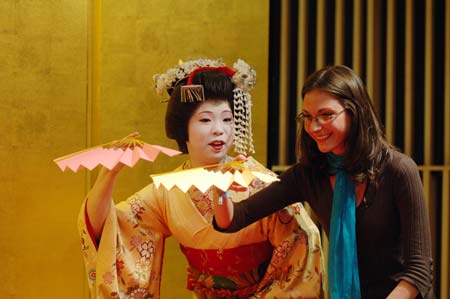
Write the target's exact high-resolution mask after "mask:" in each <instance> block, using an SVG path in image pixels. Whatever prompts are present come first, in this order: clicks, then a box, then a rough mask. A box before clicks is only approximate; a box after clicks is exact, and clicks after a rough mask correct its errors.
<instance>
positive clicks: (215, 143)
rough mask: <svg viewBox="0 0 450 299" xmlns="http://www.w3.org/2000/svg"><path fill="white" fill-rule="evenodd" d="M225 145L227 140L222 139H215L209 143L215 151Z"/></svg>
mask: <svg viewBox="0 0 450 299" xmlns="http://www.w3.org/2000/svg"><path fill="white" fill-rule="evenodd" d="M224 145H225V142H224V141H221V140H215V141H213V142H210V143H209V146H211V147H212V148H213V149H214V151H216V152H219V151H221V150H222V148H223V147H224Z"/></svg>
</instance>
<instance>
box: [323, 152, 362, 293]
mask: <svg viewBox="0 0 450 299" xmlns="http://www.w3.org/2000/svg"><path fill="white" fill-rule="evenodd" d="M327 160H328V167H329V171H330V172H331V173H335V174H336V182H335V185H334V192H333V208H332V210H331V227H330V236H329V239H330V245H329V251H328V252H329V254H328V276H329V277H328V284H329V289H330V294H331V299H346V298H349V299H360V298H361V291H360V285H359V272H358V255H357V244H356V195H355V185H354V184H353V182H352V180H351V177H350V176H349V175H348V174H347V172H346V171H345V169H344V168H343V158H342V157H340V156H337V155H334V154H332V153H329V154H327Z"/></svg>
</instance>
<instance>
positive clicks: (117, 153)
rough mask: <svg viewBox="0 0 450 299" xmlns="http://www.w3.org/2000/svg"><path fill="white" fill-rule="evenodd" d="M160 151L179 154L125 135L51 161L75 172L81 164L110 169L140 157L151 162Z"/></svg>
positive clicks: (90, 168) (133, 161)
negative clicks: (119, 138) (122, 137)
mask: <svg viewBox="0 0 450 299" xmlns="http://www.w3.org/2000/svg"><path fill="white" fill-rule="evenodd" d="M160 152H162V153H163V154H166V155H167V156H170V157H172V156H175V155H179V154H181V152H179V151H176V150H173V149H170V148H166V147H162V146H159V145H152V144H148V143H144V142H143V141H141V140H138V139H136V138H134V137H125V138H124V139H122V140H119V141H113V142H110V143H107V144H104V145H100V146H96V147H92V148H88V149H86V150H83V151H80V152H77V153H73V154H70V155H67V156H64V157H60V158H57V159H55V160H53V161H54V162H55V163H56V164H57V165H58V167H59V168H60V169H61V170H62V171H65V170H66V169H67V168H69V169H71V170H72V171H73V172H77V171H78V169H80V167H81V166H83V167H85V168H87V169H88V170H92V169H94V168H95V167H97V166H98V165H103V166H104V167H106V168H108V169H110V170H111V169H113V168H114V166H116V165H117V163H119V162H120V163H123V164H125V165H127V166H129V167H133V166H134V165H136V163H137V162H138V161H139V160H140V159H143V160H147V161H151V162H153V161H155V159H156V157H157V156H158V154H159V153H160Z"/></svg>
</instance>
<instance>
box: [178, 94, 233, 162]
mask: <svg viewBox="0 0 450 299" xmlns="http://www.w3.org/2000/svg"><path fill="white" fill-rule="evenodd" d="M233 136H234V121H233V113H232V111H231V108H230V106H229V104H228V102H227V101H212V100H209V101H204V102H203V103H202V104H200V106H199V107H198V108H197V110H195V111H194V113H193V114H192V116H191V118H190V119H189V122H188V139H189V140H188V141H187V142H186V144H187V148H188V152H189V156H190V160H191V164H192V167H200V166H204V165H210V164H217V163H220V162H221V161H222V159H223V158H224V157H225V156H226V154H227V152H228V150H229V148H230V147H231V145H232V144H233Z"/></svg>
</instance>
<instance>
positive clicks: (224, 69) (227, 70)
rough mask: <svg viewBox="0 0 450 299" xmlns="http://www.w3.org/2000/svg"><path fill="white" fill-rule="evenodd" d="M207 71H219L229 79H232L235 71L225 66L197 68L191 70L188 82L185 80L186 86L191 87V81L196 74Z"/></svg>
mask: <svg viewBox="0 0 450 299" xmlns="http://www.w3.org/2000/svg"><path fill="white" fill-rule="evenodd" d="M207 70H217V71H220V72H224V73H225V74H227V75H228V77H230V78H231V77H233V76H234V74H236V71H234V70H232V69H230V68H229V67H227V66H202V67H199V68H197V69H195V70H193V71H192V72H191V73H190V74H189V77H188V80H187V85H192V79H193V78H194V76H195V74H197V73H199V72H202V71H207Z"/></svg>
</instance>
